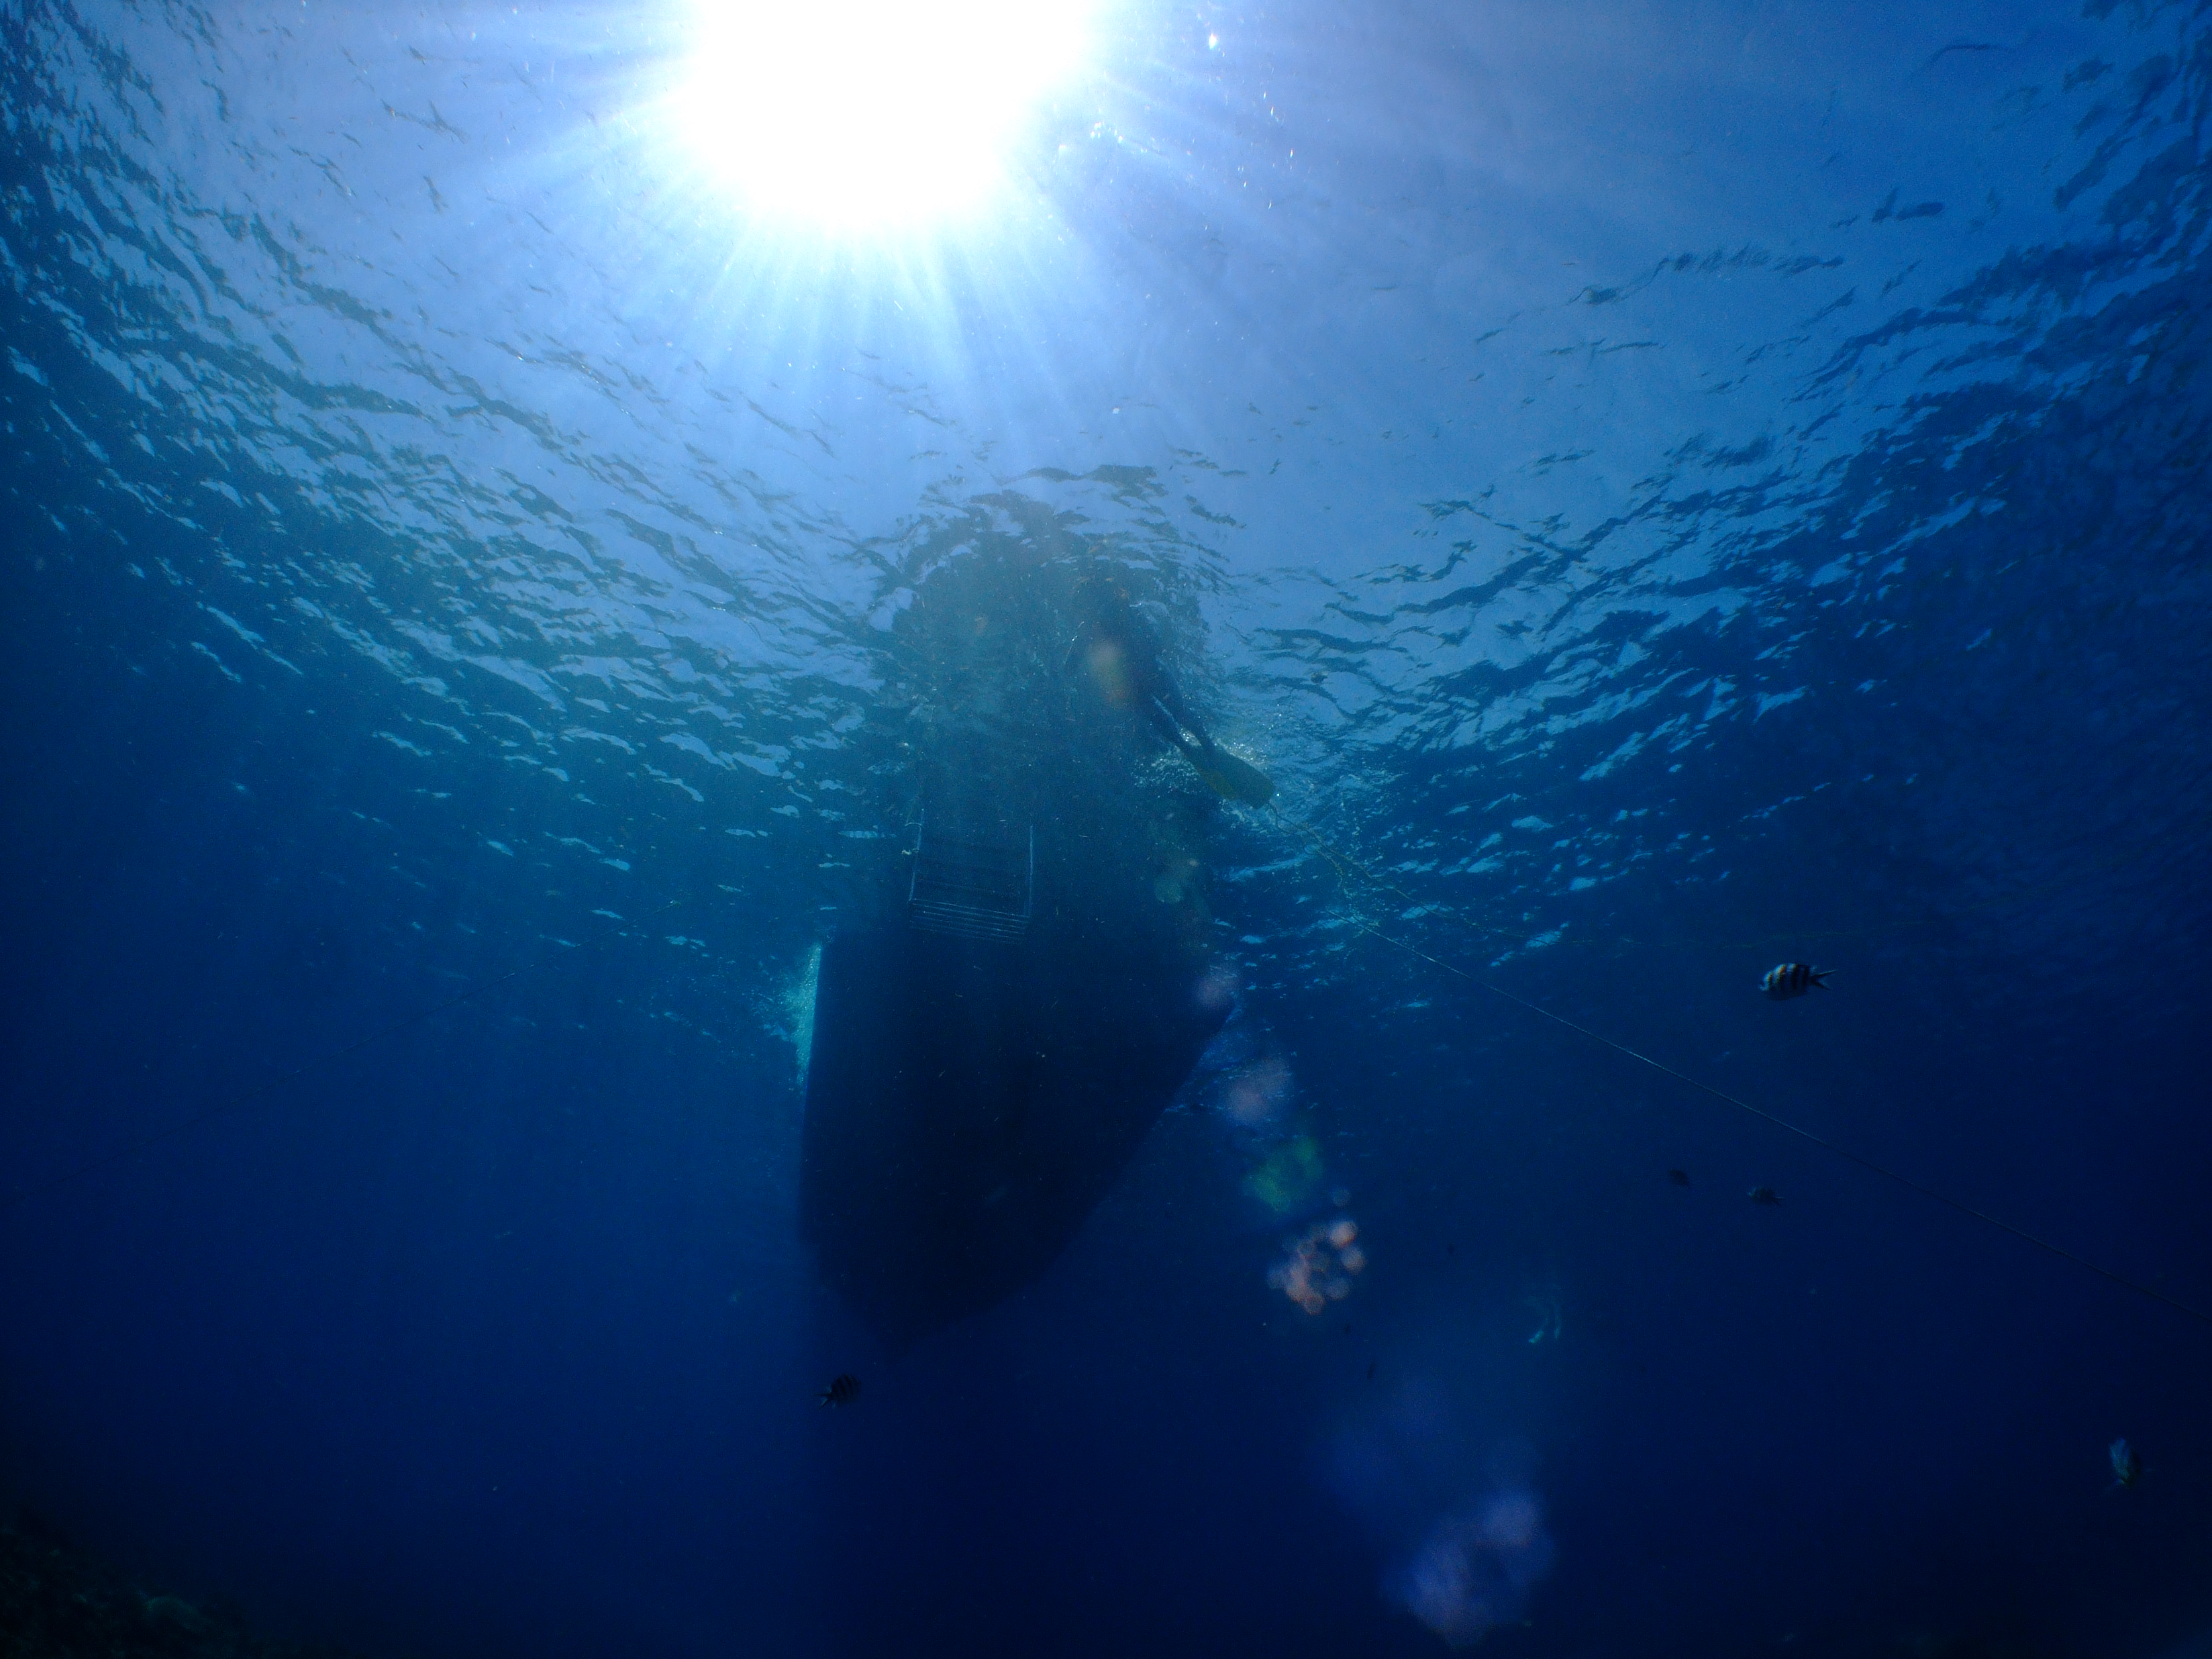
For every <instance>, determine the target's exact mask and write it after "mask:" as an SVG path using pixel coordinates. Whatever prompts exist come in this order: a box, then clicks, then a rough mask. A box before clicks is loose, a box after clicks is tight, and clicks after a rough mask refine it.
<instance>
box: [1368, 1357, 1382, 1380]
mask: <svg viewBox="0 0 2212 1659" xmlns="http://www.w3.org/2000/svg"><path fill="white" fill-rule="evenodd" d="M1378 1363H1379V1362H1378V1361H1376V1360H1372V1359H1370V1360H1369V1361H1368V1362H1367V1380H1368V1381H1369V1382H1370V1383H1372V1382H1373V1381H1374V1380H1375V1367H1376V1364H1378Z"/></svg>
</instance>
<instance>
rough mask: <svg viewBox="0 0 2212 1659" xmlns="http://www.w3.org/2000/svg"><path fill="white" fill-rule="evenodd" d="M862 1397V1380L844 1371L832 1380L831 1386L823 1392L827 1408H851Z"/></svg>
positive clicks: (823, 1399) (823, 1401)
mask: <svg viewBox="0 0 2212 1659" xmlns="http://www.w3.org/2000/svg"><path fill="white" fill-rule="evenodd" d="M859 1398H860V1378H859V1377H857V1376H854V1375H853V1374H852V1372H850V1371H844V1372H842V1373H840V1374H839V1375H838V1376H835V1377H833V1378H831V1379H830V1383H829V1387H828V1388H826V1389H823V1390H822V1403H823V1405H825V1406H849V1405H851V1404H852V1403H853V1402H854V1401H855V1400H857V1399H859Z"/></svg>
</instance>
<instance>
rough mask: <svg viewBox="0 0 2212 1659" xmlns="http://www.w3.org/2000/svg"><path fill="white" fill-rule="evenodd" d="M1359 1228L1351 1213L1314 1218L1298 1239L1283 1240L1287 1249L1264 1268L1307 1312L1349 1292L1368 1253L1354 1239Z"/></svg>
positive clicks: (1271, 1282)
mask: <svg viewBox="0 0 2212 1659" xmlns="http://www.w3.org/2000/svg"><path fill="white" fill-rule="evenodd" d="M1358 1237H1359V1228H1358V1225H1357V1224H1356V1223H1354V1222H1353V1220H1352V1218H1351V1217H1350V1216H1348V1215H1347V1216H1339V1217H1337V1218H1336V1219H1335V1220H1334V1221H1316V1223H1315V1224H1314V1225H1312V1226H1311V1227H1310V1228H1308V1229H1307V1230H1306V1232H1305V1235H1304V1237H1301V1238H1291V1239H1285V1241H1284V1249H1285V1250H1286V1251H1288V1252H1289V1254H1287V1255H1285V1256H1284V1258H1283V1259H1282V1260H1281V1261H1278V1262H1277V1263H1276V1264H1275V1265H1274V1266H1273V1267H1271V1268H1269V1269H1268V1270H1267V1283H1268V1285H1269V1286H1270V1287H1272V1288H1273V1289H1275V1290H1278V1291H1281V1292H1282V1293H1283V1294H1284V1295H1285V1296H1286V1297H1290V1299H1291V1301H1293V1302H1295V1303H1297V1304H1298V1306H1299V1307H1301V1308H1303V1309H1304V1310H1305V1311H1306V1312H1308V1313H1310V1314H1317V1313H1319V1312H1320V1311H1321V1310H1322V1309H1323V1308H1326V1307H1327V1306H1328V1304H1330V1303H1332V1302H1341V1301H1343V1300H1344V1298H1345V1297H1347V1296H1350V1295H1351V1294H1352V1279H1353V1278H1354V1276H1356V1275H1357V1274H1358V1273H1362V1272H1364V1270H1365V1269H1366V1267H1367V1253H1366V1252H1365V1251H1364V1250H1363V1249H1360V1248H1359V1246H1358V1243H1357V1242H1356V1241H1357V1240H1358Z"/></svg>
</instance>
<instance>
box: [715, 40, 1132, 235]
mask: <svg viewBox="0 0 2212 1659" xmlns="http://www.w3.org/2000/svg"><path fill="white" fill-rule="evenodd" d="M1088 10H1089V8H1088V6H1087V5H1085V4H1083V3H1078V0H1063V3H1034V4H1016V3H1012V0H939V3H935V4H917V3H906V4H900V3H896V0H825V3H822V4H817V5H809V6H779V5H768V4H763V3H757V0H699V3H698V6H697V11H696V48H695V54H694V58H693V68H692V74H691V77H690V82H689V84H688V85H687V86H686V88H684V92H683V94H682V95H681V103H682V110H681V114H682V118H683V124H684V127H685V128H686V130H687V131H688V134H689V136H690V141H691V143H693V145H694V146H695V147H696V150H697V152H698V154H699V155H700V156H701V157H702V159H703V160H704V161H705V162H706V163H707V164H708V167H710V168H711V169H713V170H714V172H716V173H720V175H721V176H723V177H724V178H726V179H727V180H728V181H729V184H730V185H731V187H732V189H733V190H734V191H736V192H737V193H738V196H739V197H741V198H742V199H743V200H744V203H745V204H746V205H748V206H749V207H750V208H751V209H753V210H757V211H762V212H765V213H769V214H773V215H775V216H783V217H792V218H798V219H802V220H807V221H811V222H817V223H821V224H826V225H832V226H837V227H841V228H850V229H873V228H886V227H892V226H898V225H911V224H916V223H921V222H928V221H932V220H937V219H941V218H945V217H947V216H953V215H957V214H959V213H962V212H963V211H972V210H975V209H976V208H977V207H979V206H981V205H982V204H984V203H985V202H986V201H987V200H988V199H989V197H991V196H992V194H993V192H994V189H995V188H996V187H997V186H999V185H1001V184H1003V183H1004V182H1005V180H1006V166H1005V161H1006V148H1007V146H1008V143H1009V142H1010V140H1011V139H1012V137H1013V136H1014V135H1015V133H1016V132H1017V131H1018V128H1019V125H1020V124H1021V122H1022V119H1023V118H1024V116H1025V115H1027V114H1028V113H1029V112H1030V111H1031V110H1032V109H1034V108H1035V107H1036V104H1037V102H1038V100H1040V99H1042V97H1043V96H1044V94H1046V93H1047V92H1048V91H1049V90H1050V89H1051V88H1054V86H1056V85H1058V84H1060V82H1063V81H1065V80H1066V78H1067V77H1068V76H1070V74H1071V73H1072V72H1073V70H1074V69H1075V68H1076V67H1077V65H1078V64H1079V63H1080V62H1081V60H1082V57H1083V50H1084V45H1085V34H1086V27H1085V25H1086V21H1087V16H1086V14H1087V12H1088Z"/></svg>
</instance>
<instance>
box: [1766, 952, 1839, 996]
mask: <svg viewBox="0 0 2212 1659" xmlns="http://www.w3.org/2000/svg"><path fill="white" fill-rule="evenodd" d="M1835 971H1836V970H1835V969H1832V968H1815V967H1813V966H1812V965H1811V964H1810V963H1802V962H1783V963H1776V964H1775V965H1774V966H1773V967H1771V968H1770V969H1767V970H1766V977H1765V979H1763V980H1761V981H1759V989H1760V990H1762V991H1764V992H1765V993H1766V994H1767V995H1769V996H1771V997H1772V998H1773V999H1774V1000H1776V1001H1777V1002H1787V1001H1789V1000H1790V998H1792V997H1802V996H1803V995H1804V994H1805V993H1806V992H1808V991H1809V990H1811V989H1812V988H1813V987H1814V986H1816V985H1826V983H1827V982H1828V975H1831V974H1832V973H1834V972H1835Z"/></svg>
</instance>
